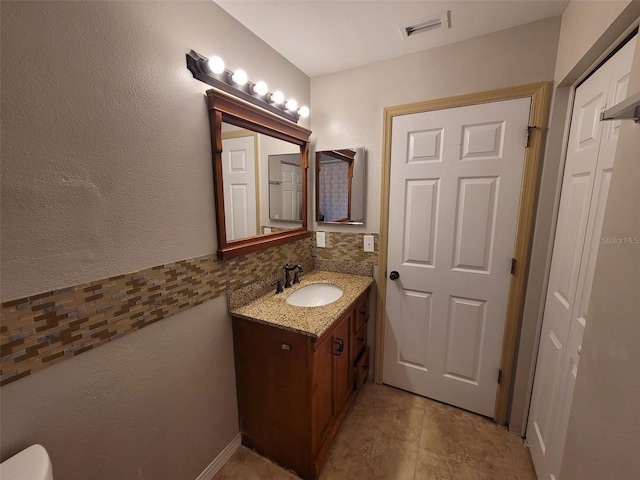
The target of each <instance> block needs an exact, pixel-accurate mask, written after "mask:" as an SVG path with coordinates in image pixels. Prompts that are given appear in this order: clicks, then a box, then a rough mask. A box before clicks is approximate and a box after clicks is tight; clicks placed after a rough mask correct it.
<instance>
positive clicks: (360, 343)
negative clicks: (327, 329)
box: [353, 322, 367, 358]
mask: <svg viewBox="0 0 640 480" xmlns="http://www.w3.org/2000/svg"><path fill="white" fill-rule="evenodd" d="M366 344H367V322H364V325H362V326H361V327H360V329H359V330H358V331H357V332H356V333H355V335H354V336H353V356H354V358H358V355H360V353H361V352H362V350H363V349H364V347H365V345H366Z"/></svg>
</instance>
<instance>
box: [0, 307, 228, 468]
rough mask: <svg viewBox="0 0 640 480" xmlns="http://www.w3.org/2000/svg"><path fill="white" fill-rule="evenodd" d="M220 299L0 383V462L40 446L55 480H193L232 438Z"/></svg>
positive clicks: (225, 330) (225, 331) (224, 325)
mask: <svg viewBox="0 0 640 480" xmlns="http://www.w3.org/2000/svg"><path fill="white" fill-rule="evenodd" d="M225 309H226V299H225V297H218V298H216V299H215V300H213V301H211V302H207V303H205V304H202V305H200V306H198V307H194V308H192V309H190V310H188V311H186V312H185V313H182V314H180V315H176V316H173V317H171V318H168V319H165V320H162V321H160V322H158V323H155V324H153V325H150V326H148V327H146V328H145V329H144V330H141V331H140V332H137V333H134V334H131V335H126V336H125V337H123V338H121V339H119V340H118V341H116V342H110V343H108V344H105V345H103V346H101V347H100V348H98V349H95V350H92V351H89V352H86V353H84V354H82V355H81V356H79V357H76V358H72V359H70V360H68V361H66V362H63V363H60V364H57V365H53V366H51V367H49V368H47V369H45V370H43V371H41V372H38V373H36V374H34V375H31V376H28V377H26V378H23V379H21V380H19V381H17V382H15V383H11V384H9V385H6V386H4V387H2V389H1V394H2V409H1V410H0V413H1V415H2V416H1V420H2V435H1V436H0V438H1V440H0V441H1V447H2V456H3V459H4V458H5V457H6V456H8V455H10V454H12V453H15V452H16V451H19V450H21V449H23V448H26V447H27V446H29V445H31V444H33V443H36V442H37V443H40V444H42V445H43V446H44V447H45V448H46V449H47V451H48V452H49V455H50V456H51V462H52V464H53V473H54V476H55V478H56V479H58V478H59V479H63V480H72V479H83V480H86V479H95V480H116V479H117V480H140V479H143V480H177V479H189V480H193V479H195V478H196V477H197V476H198V475H199V474H200V473H201V472H202V471H203V470H204V469H205V467H206V466H207V465H208V464H209V463H211V461H212V460H213V459H214V458H215V456H216V455H217V454H218V453H219V452H220V451H221V450H222V449H223V448H224V447H225V446H226V445H227V444H228V443H229V442H230V441H231V440H232V439H233V438H234V437H235V436H236V435H237V433H238V414H237V407H236V388H235V370H234V368H233V343H232V341H231V322H230V321H229V320H228V319H227V318H224V317H223V318H220V311H224V310H225Z"/></svg>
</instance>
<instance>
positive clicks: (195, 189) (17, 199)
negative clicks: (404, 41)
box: [0, 1, 309, 480]
mask: <svg viewBox="0 0 640 480" xmlns="http://www.w3.org/2000/svg"><path fill="white" fill-rule="evenodd" d="M0 13H1V22H2V24H1V35H2V37H1V48H2V52H1V62H2V91H1V114H2V151H1V155H2V165H1V168H2V192H1V193H2V199H1V200H2V201H1V203H2V205H1V209H2V210H1V215H2V226H1V228H2V231H1V234H2V247H1V248H2V250H1V255H2V272H1V274H2V300H3V301H6V300H11V299H15V298H20V297H22V296H25V295H30V294H36V293H39V292H44V291H48V290H53V289H57V288H60V287H64V286H70V285H76V284H80V283H84V282H88V281H91V280H95V279H99V278H105V277H108V276H112V275H117V274H121V273H125V272H132V271H137V270H140V269H142V268H145V267H150V266H154V265H159V264H163V263H169V262H172V261H177V260H181V259H185V258H193V257H197V256H202V255H206V254H211V253H212V252H215V249H216V242H215V223H214V218H215V217H214V209H213V189H212V173H211V146H210V140H209V122H208V117H207V111H206V107H205V100H204V92H205V90H206V89H207V86H206V85H204V84H202V83H200V82H198V81H196V80H195V79H193V78H192V76H191V74H190V73H189V71H188V70H187V69H186V66H185V65H186V62H185V53H187V52H188V51H189V50H190V49H194V50H196V51H199V52H200V53H202V54H205V55H212V54H219V55H221V56H222V57H223V58H224V59H225V60H227V63H228V65H229V67H230V68H237V67H239V66H242V67H244V68H245V69H246V70H247V71H248V73H249V76H250V78H251V79H254V80H255V79H258V78H259V77H262V78H264V79H265V80H266V81H267V82H268V83H269V84H270V85H272V86H277V87H278V88H281V89H282V90H283V91H285V92H286V93H288V94H290V95H291V96H295V97H296V98H298V100H299V101H300V102H301V103H308V101H309V79H308V78H307V77H306V76H305V75H304V74H303V73H302V72H300V71H299V70H298V69H296V68H295V67H293V66H292V65H291V64H289V63H288V62H287V61H285V60H284V59H283V58H282V57H281V56H280V55H278V54H277V53H276V52H274V51H273V50H272V49H271V48H269V47H268V46H267V45H266V44H264V43H263V42H261V41H260V40H258V39H257V38H256V37H255V36H253V35H252V34H251V33H250V32H248V31H247V30H246V29H245V28H244V27H242V26H241V25H240V24H239V23H237V22H236V21H235V20H233V19H231V18H230V17H229V16H228V15H227V14H226V13H225V12H224V11H223V10H221V9H220V8H219V7H217V6H216V5H215V4H214V3H213V2H211V1H202V2H6V1H3V2H2V3H1V5H0ZM293 261H295V260H293ZM0 395H1V396H2V411H1V414H2V425H1V432H0V433H1V435H0V438H1V452H0V459H2V460H3V459H5V458H7V457H8V456H10V455H12V454H14V453H16V452H17V451H19V450H20V449H22V448H24V447H26V446H27V445H29V444H32V443H36V442H40V443H42V444H43V445H44V446H45V447H46V448H47V449H48V450H49V451H50V452H51V455H52V460H53V464H54V473H55V474H56V478H64V479H67V480H73V479H86V478H92V479H136V480H141V479H153V480H162V479H167V480H175V479H178V478H186V479H188V478H195V477H196V476H197V475H198V474H199V473H200V472H202V471H203V469H204V468H205V467H206V466H207V465H208V464H209V463H210V462H211V461H212V460H213V459H214V458H215V457H216V455H217V454H218V453H219V452H220V451H221V450H222V448H224V446H226V445H227V444H228V443H229V442H230V441H231V440H232V439H233V438H234V436H235V435H236V434H237V433H238V425H237V410H236V398H235V380H234V367H233V355H232V336H231V329H230V321H229V317H228V314H227V309H226V304H225V299H224V297H219V298H217V299H215V300H213V301H211V302H208V303H205V304H203V305H200V306H198V307H195V308H193V309H190V310H188V311H187V312H184V313H181V314H178V315H175V316H173V317H171V318H168V319H165V320H162V321H160V322H158V323H156V324H154V325H151V326H148V327H146V328H145V329H143V330H141V331H139V332H135V333H133V334H131V335H127V336H125V337H123V338H121V339H119V340H117V341H116V342H112V343H109V344H107V345H103V346H101V347H100V348H98V349H96V350H94V351H90V352H86V353H84V354H83V355H81V356H78V357H76V358H72V359H69V360H67V361H65V362H62V363H60V364H58V365H54V366H52V367H50V368H48V369H45V370H43V371H41V372H38V373H36V374H34V375H31V376H29V377H27V378H23V379H21V380H18V381H16V382H14V383H11V384H9V385H6V386H5V387H2V389H1V390H0Z"/></svg>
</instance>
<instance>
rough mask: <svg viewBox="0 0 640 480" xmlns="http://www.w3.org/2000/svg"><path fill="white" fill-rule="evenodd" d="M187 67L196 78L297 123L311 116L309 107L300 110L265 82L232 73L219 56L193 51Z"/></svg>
mask: <svg viewBox="0 0 640 480" xmlns="http://www.w3.org/2000/svg"><path fill="white" fill-rule="evenodd" d="M187 68H188V69H189V71H190V72H191V73H192V74H193V77H194V78H195V79H197V80H200V81H201V82H204V83H206V84H207V85H211V86H212V87H215V88H217V89H219V90H222V91H223V92H226V93H229V94H231V95H234V96H236V97H238V98H241V99H242V100H244V101H246V102H249V103H252V104H253V105H256V106H258V107H260V108H264V109H265V110H268V111H269V112H271V113H275V114H276V115H279V116H281V117H283V118H286V119H287V120H291V121H292V122H294V123H298V120H299V119H300V118H306V117H308V116H309V107H306V106H302V107H299V108H298V102H297V101H296V100H294V99H293V98H290V99H287V100H286V101H285V96H284V94H283V93H282V92H280V91H275V92H270V91H269V87H268V86H267V84H266V83H265V82H262V81H260V82H256V83H253V82H251V81H250V80H249V78H248V76H247V73H246V72H245V71H244V70H242V69H238V70H236V71H231V70H229V69H228V68H226V67H225V65H224V61H223V60H222V59H221V58H220V57H211V58H210V59H209V58H207V57H204V56H202V55H200V54H199V53H197V52H195V51H193V50H191V51H190V52H189V53H187Z"/></svg>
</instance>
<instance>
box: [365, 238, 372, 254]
mask: <svg viewBox="0 0 640 480" xmlns="http://www.w3.org/2000/svg"><path fill="white" fill-rule="evenodd" d="M364 251H365V252H373V235H365V236H364Z"/></svg>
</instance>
